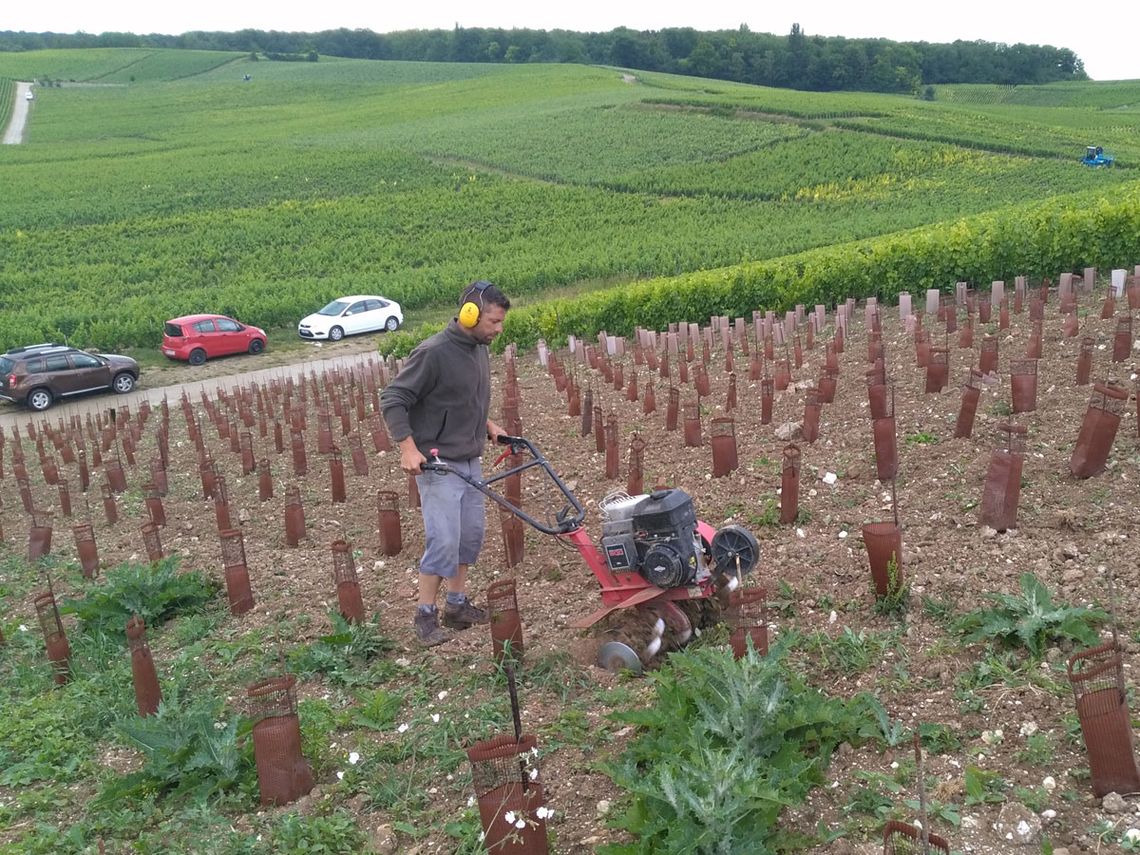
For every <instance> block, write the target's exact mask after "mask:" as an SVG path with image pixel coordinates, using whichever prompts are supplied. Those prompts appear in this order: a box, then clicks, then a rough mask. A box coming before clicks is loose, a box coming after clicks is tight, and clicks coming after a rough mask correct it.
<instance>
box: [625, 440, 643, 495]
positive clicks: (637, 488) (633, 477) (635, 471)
mask: <svg viewBox="0 0 1140 855" xmlns="http://www.w3.org/2000/svg"><path fill="white" fill-rule="evenodd" d="M645 446H646V442H645V440H644V439H642V438H641V434H639V433H635V434H634V435H633V436H632V437H630V440H629V467H628V474H627V475H626V481H625V491H626V492H627V493H629V495H631V496H637V495H640V494H641V493H643V492H645Z"/></svg>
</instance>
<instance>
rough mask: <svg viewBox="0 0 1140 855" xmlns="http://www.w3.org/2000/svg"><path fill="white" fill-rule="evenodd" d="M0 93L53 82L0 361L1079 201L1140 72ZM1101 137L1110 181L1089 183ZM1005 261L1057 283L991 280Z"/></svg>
mask: <svg viewBox="0 0 1140 855" xmlns="http://www.w3.org/2000/svg"><path fill="white" fill-rule="evenodd" d="M246 74H249V75H250V76H251V79H250V80H249V81H245V80H244V79H243V78H244V76H245V75H246ZM0 77H6V78H9V79H31V78H34V79H37V80H41V81H43V80H46V81H49V82H51V83H52V84H53V85H51V86H47V87H42V88H39V91H38V100H37V107H36V110H35V113H34V116H33V120H32V123H31V126H30V127H29V128H28V129H27V134H26V140H27V144H25V145H21V146H9V147H5V149H4V150H3V151H0V180H2V181H3V186H4V188H5V192H4V194H3V196H2V198H0V346H2V347H9V346H14V345H17V344H21V343H26V342H27V341H28V340H30V339H36V340H39V339H56V338H61V337H67V338H68V339H69V340H72V341H75V342H76V343H79V344H82V345H89V346H96V347H101V348H104V349H111V348H118V347H153V346H155V345H156V344H157V342H158V340H159V338H160V324H161V321H163V320H165V319H166V318H167V317H171V316H173V315H177V314H181V313H185V312H189V311H200V310H218V311H223V312H231V313H233V314H236V315H238V316H239V317H241V318H242V319H243V320H248V321H249V322H251V323H255V324H259V325H264V326H270V327H290V326H292V325H293V324H294V323H295V322H296V321H297V319H298V318H299V317H301V316H302V315H304V314H306V313H308V312H309V311H312V310H314V309H315V308H316V307H318V306H320V305H323V304H324V302H326V301H327V300H328V299H329V298H331V297H333V296H337V295H339V294H341V293H346V292H364V293H369V292H379V293H383V294H385V295H387V296H390V297H393V298H395V299H397V300H399V301H400V302H401V303H402V304H404V305H405V307H406V308H408V309H410V310H411V311H412V312H413V321H414V320H416V318H417V317H418V316H417V315H416V314H415V312H416V311H417V310H420V309H423V308H425V307H429V306H432V305H437V304H439V303H440V302H447V301H449V300H450V298H451V295H452V294H453V293H454V291H455V289H456V287H457V286H458V285H460V284H462V283H465V282H467V281H470V280H471V279H473V278H477V277H483V278H489V279H492V280H494V281H496V282H497V283H499V284H501V285H502V286H503V287H504V288H505V289H506V290H507V292H508V293H510V294H511V295H512V296H516V297H518V298H519V299H520V300H521V301H523V302H526V301H534V300H537V299H541V297H542V296H543V295H544V294H546V293H549V292H550V290H551V289H560V288H572V289H574V290H575V291H578V290H581V289H582V288H587V289H588V288H593V287H599V286H602V285H612V284H615V283H621V282H623V281H629V280H632V279H640V278H646V277H662V276H675V275H678V274H684V273H687V272H690V271H696V270H705V269H710V268H721V267H727V266H732V265H737V264H740V263H742V262H750V261H756V260H758V259H772V258H779V257H784V256H788V255H790V254H794V253H798V252H802V251H804V250H811V249H816V248H820V247H828V246H831V245H835V244H843V243H848V242H852V241H861V240H863V241H865V240H873V239H875V238H877V237H878V236H882V235H891V234H897V233H899V232H900V231H903V230H907V229H913V228H917V227H922V226H927V225H930V224H937V223H945V222H951V221H955V220H957V219H959V218H963V217H966V218H968V217H972V216H976V215H979V214H984V213H987V212H994V211H999V212H1000V211H1005V210H1011V209H1017V208H1018V207H1019V206H1025V205H1028V204H1032V203H1035V202H1040V201H1041V200H1044V199H1050V198H1055V197H1058V196H1060V197H1064V196H1067V195H1069V194H1079V195H1077V196H1076V197H1074V198H1075V201H1074V204H1075V205H1084V204H1087V203H1088V200H1090V199H1097V198H1113V197H1114V195H1115V193H1116V192H1117V191H1119V190H1120V188H1121V187H1122V185H1131V184H1133V183H1134V181H1135V175H1136V173H1135V172H1134V171H1133V168H1134V167H1135V165H1136V164H1138V163H1140V142H1137V140H1140V134H1137V129H1138V125H1140V110H1138V108H1137V105H1138V104H1140V83H1136V84H1120V83H1114V84H1105V85H1103V86H1102V85H1100V84H1095V83H1089V84H1073V85H1071V86H1059V85H1054V86H1049V87H1042V88H1041V91H1040V93H1038V94H1037V95H1033V94H1026V95H1025V96H1024V97H1019V98H1012V97H1002V98H998V97H993V94H992V91H993V90H997V89H998V88H997V87H990V88H989V90H986V89H985V88H984V87H982V88H979V87H958V88H955V87H940V88H939V89H938V90H937V92H936V99H935V100H934V101H932V102H928V101H921V100H917V99H912V98H903V97H899V96H881V95H865V94H858V93H829V94H811V93H801V92H791V91H784V90H774V89H762V88H757V87H750V86H742V85H733V84H729V83H723V82H719V81H709V80H699V79H694V78H682V77H672V76H667V75H656V74H625V75H623V73H622V72H620V71H619V70H617V69H612V68H595V67H581V66H542V65H534V66H529V65H528V66H521V67H516V66H505V65H449V64H432V63H385V62H367V61H355V60H353V61H348V60H336V59H330V58H322V59H321V61H320V62H317V63H307V62H300V63H281V62H267V61H260V62H255V61H252V60H251V59H250V58H249V57H248V56H246V55H240V54H220V53H210V52H205V51H187V52H179V51H147V50H141V49H131V50H126V49H124V50H114V49H98V50H89V51H44V52H38V53H37V52H32V53H26V54H0ZM57 83H58V84H60V85H55V84H57ZM1023 89H1024V87H1023ZM984 91H989V92H990V95H989V96H986V97H982V96H981V95H980V94H979V93H980V92H984ZM1081 104H1088V105H1093V106H1078V105H1081ZM1090 142H1095V143H1100V144H1102V145H1104V146H1105V147H1106V148H1107V149H1108V150H1109V151H1111V152H1113V153H1114V154H1115V155H1116V157H1117V162H1118V164H1119V167H1118V168H1116V169H1113V170H1100V171H1093V170H1088V169H1085V168H1082V167H1080V166H1079V164H1078V163H1077V160H1078V159H1079V157H1080V156H1081V154H1082V153H1083V150H1084V146H1085V145H1086V144H1088V143H1090ZM1127 262H1128V259H1116V258H1094V259H1073V260H1068V259H1066V265H1068V264H1076V265H1078V266H1080V265H1081V264H1082V263H1087V264H1098V265H1100V266H1119V265H1121V264H1126V263H1127ZM1019 272H1021V273H1028V274H1044V273H1046V272H1052V271H1046V270H1017V271H1013V270H1010V271H1001V270H995V271H993V275H995V276H1012V275H1014V273H1019ZM919 284H922V285H924V286H926V285H928V284H929V283H919ZM932 284H933V285H935V286H938V287H942V286H944V285H946V284H947V283H946V282H937V283H932ZM773 308H784V307H782V306H774V307H773ZM581 332H583V333H588V332H589V331H588V330H582V331H581Z"/></svg>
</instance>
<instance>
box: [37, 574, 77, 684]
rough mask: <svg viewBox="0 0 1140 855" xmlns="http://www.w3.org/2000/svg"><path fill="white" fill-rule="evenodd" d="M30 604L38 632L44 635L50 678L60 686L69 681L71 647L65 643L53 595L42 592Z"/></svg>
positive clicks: (61, 623)
mask: <svg viewBox="0 0 1140 855" xmlns="http://www.w3.org/2000/svg"><path fill="white" fill-rule="evenodd" d="M32 602H33V603H34V605H35V609H36V617H37V618H38V619H39V622H40V630H41V631H42V632H43V635H44V646H45V647H46V649H47V658H48V661H49V662H51V665H52V676H53V678H54V679H55V683H56V685H57V686H62V685H64V684H65V683H67V681H68V680H69V679H71V645H70V644H68V643H67V634H66V633H65V632H64V631H63V621H61V620H60V617H59V608H58V607H57V606H56V603H55V594H54V593H52V592H51V591H50V590H47V591H44V592H42V593H40V594H37V595H36V597H35V599H34V600H33V601H32Z"/></svg>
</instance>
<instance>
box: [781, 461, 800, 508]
mask: <svg viewBox="0 0 1140 855" xmlns="http://www.w3.org/2000/svg"><path fill="white" fill-rule="evenodd" d="M800 463H801V455H800V449H799V447H798V446H796V445H788V446H785V448H784V455H783V467H782V471H781V473H780V522H781V523H783V524H784V525H788V524H790V523H794V522H795V521H796V517H797V516H798V515H799V511H800Z"/></svg>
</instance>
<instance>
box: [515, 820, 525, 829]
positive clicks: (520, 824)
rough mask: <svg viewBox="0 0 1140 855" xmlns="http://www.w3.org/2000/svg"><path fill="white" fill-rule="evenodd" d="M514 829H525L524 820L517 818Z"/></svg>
mask: <svg viewBox="0 0 1140 855" xmlns="http://www.w3.org/2000/svg"><path fill="white" fill-rule="evenodd" d="M515 828H518V829H523V828H526V820H525V819H523V818H522V817H519V818H518V820H517V821H516V822H515Z"/></svg>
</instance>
